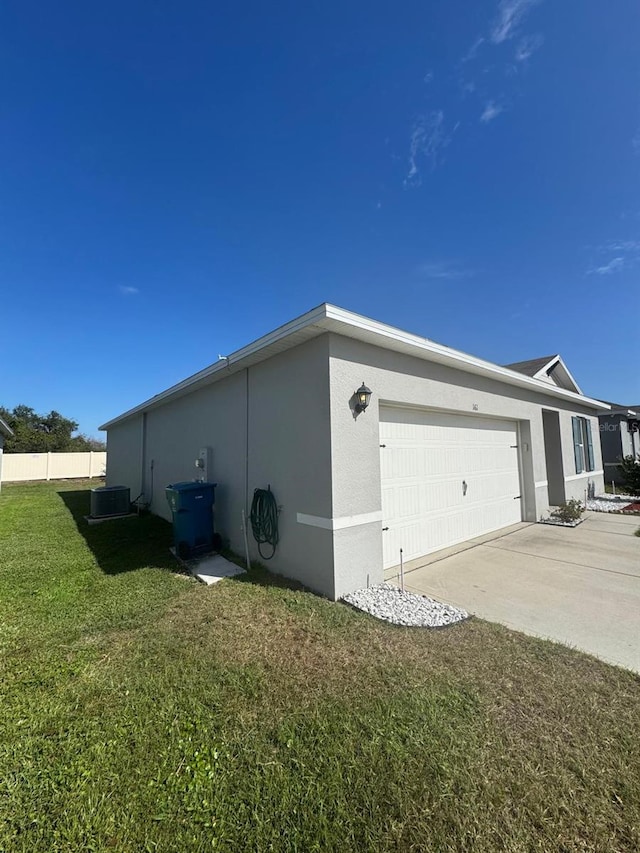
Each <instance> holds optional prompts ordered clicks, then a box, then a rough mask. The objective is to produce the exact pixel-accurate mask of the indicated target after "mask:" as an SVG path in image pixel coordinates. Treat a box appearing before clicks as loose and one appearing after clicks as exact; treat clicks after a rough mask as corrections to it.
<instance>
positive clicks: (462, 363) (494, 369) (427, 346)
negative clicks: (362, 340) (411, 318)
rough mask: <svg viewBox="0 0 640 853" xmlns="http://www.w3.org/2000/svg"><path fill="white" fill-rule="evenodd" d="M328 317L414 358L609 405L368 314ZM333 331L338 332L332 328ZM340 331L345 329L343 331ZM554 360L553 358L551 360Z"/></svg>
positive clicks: (332, 310) (332, 312)
mask: <svg viewBox="0 0 640 853" xmlns="http://www.w3.org/2000/svg"><path fill="white" fill-rule="evenodd" d="M327 317H328V318H329V319H335V320H336V321H338V322H339V323H344V324H347V325H350V326H352V327H355V328H358V329H361V330H362V331H364V332H371V333H372V334H373V335H376V336H380V338H385V339H386V340H387V341H388V344H391V346H389V348H390V349H394V346H393V343H397V344H398V345H400V346H398V347H397V348H398V349H400V347H402V351H405V352H406V351H407V349H408V348H410V349H412V350H414V352H413V353H412V354H413V355H416V356H417V357H419V358H420V357H421V358H425V359H427V360H429V361H437V362H439V363H440V364H446V365H448V366H450V367H455V368H457V369H458V370H463V371H465V372H467V373H475V374H478V375H480V376H489V377H491V378H493V379H497V380H498V381H501V382H506V383H507V384H509V385H517V386H519V387H521V388H529V389H532V390H533V389H535V390H536V391H538V392H540V393H542V394H545V395H547V396H553V397H562V398H564V399H568V400H573V401H575V402H576V403H579V404H580V405H582V406H588V407H589V408H594V409H601V410H602V411H605V410H607V409H610V408H611V407H610V406H609V405H608V404H607V403H603V402H602V401H601V400H594V399H592V398H591V397H585V396H584V395H583V394H576V393H575V392H574V391H568V390H567V389H566V388H560V387H559V386H557V385H550V384H549V383H547V382H542V381H541V380H540V379H534V378H533V377H530V376H525V375H524V374H523V373H517V372H516V371H514V370H509V369H508V368H506V367H501V366H500V365H498V364H493V363H492V362H490V361H484V360H483V359H480V358H476V357H475V356H472V355H469V354H468V353H464V352H460V351H459V350H454V349H451V348H450V347H447V346H443V345H442V344H437V343H435V342H434V341H430V340H429V339H428V338H421V337H419V336H418V335H413V334H411V333H410V332H404V331H402V329H396V328H394V327H393V326H387V325H385V324H384V323H378V322H377V321H376V320H370V319H369V318H368V317H362V316H360V315H359V314H352V313H351V312H349V311H345V310H344V309H342V308H336V307H335V306H334V305H327ZM335 331H339V330H338V329H335ZM342 333H343V334H347V335H348V332H345V331H343V332H342ZM378 346H385V344H384V343H382V342H381V341H378ZM552 361H555V358H554V359H552Z"/></svg>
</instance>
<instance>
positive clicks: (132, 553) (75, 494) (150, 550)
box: [58, 489, 180, 575]
mask: <svg viewBox="0 0 640 853" xmlns="http://www.w3.org/2000/svg"><path fill="white" fill-rule="evenodd" d="M58 495H59V496H60V498H61V499H62V500H63V501H64V503H65V505H66V507H67V509H68V510H69V512H70V513H71V515H72V516H73V520H74V521H75V523H76V527H77V528H78V532H79V533H80V535H81V536H82V538H83V539H84V540H85V542H86V543H87V545H88V546H89V548H90V550H91V552H92V553H93V556H94V557H95V559H96V562H97V563H98V566H99V567H100V569H101V570H102V571H103V572H104V573H105V574H107V575H115V574H119V573H120V572H131V571H134V570H135V569H141V568H147V567H151V568H158V569H170V570H171V571H174V572H179V571H180V566H179V565H178V563H177V562H176V561H175V560H174V559H173V557H172V556H171V554H170V553H169V547H170V545H171V542H172V539H171V525H170V524H169V523H168V522H166V521H164V519H162V518H158V516H156V515H151V514H149V513H146V514H143V515H140V516H137V517H135V518H121V519H114V520H112V521H105V522H103V523H102V524H89V523H88V522H87V521H86V519H85V517H84V516H85V515H89V510H90V505H91V500H90V495H91V492H90V490H89V489H85V490H83V491H60V492H58Z"/></svg>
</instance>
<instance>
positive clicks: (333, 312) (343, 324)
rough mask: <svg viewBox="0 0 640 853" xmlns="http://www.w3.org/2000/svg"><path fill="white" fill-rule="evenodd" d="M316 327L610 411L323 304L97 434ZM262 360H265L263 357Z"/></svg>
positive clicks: (502, 369)
mask: <svg viewBox="0 0 640 853" xmlns="http://www.w3.org/2000/svg"><path fill="white" fill-rule="evenodd" d="M313 326H315V327H317V333H318V334H322V333H323V332H334V333H336V334H342V335H345V336H346V337H351V338H356V339H359V340H365V341H369V342H370V343H372V344H374V345H377V346H382V347H384V348H386V349H392V350H393V349H395V350H399V351H401V352H406V353H407V354H409V355H413V356H415V357H417V358H424V359H426V360H428V361H436V362H439V363H440V364H444V365H447V366H449V367H454V368H457V369H458V370H462V371H464V372H466V373H475V374H476V375H479V376H487V377H489V378H492V379H495V380H497V381H499V382H505V383H506V384H508V385H515V386H518V387H521V388H528V389H530V390H536V391H538V392H540V393H542V394H544V395H545V396H552V397H560V398H563V399H566V400H571V401H573V402H576V403H579V404H580V405H581V406H586V407H588V408H593V409H599V410H601V411H606V410H608V409H610V408H611V407H610V406H609V405H607V404H606V403H603V402H601V401H600V400H593V399H591V398H590V397H584V396H583V395H581V394H576V393H574V392H573V391H567V390H566V389H564V388H559V387H558V386H552V385H549V384H548V383H547V382H542V381H541V380H539V379H534V378H532V377H529V376H525V375H524V374H522V373H517V372H516V371H514V370H509V369H508V368H506V367H501V366H500V365H497V364H493V363H492V362H490V361H483V360H482V359H480V358H476V357H475V356H472V355H468V354H467V353H463V352H460V351H458V350H454V349H451V348H450V347H446V346H443V345H442V344H437V343H435V342H434V341H431V340H429V339H428V338H422V337H420V336H419V335H414V334H411V333H410V332H405V331H403V330H402V329H397V328H395V327H394V326H388V325H386V324H385V323H379V322H378V321H377V320H371V319H370V318H368V317H363V316H362V315H360V314H354V313H353V312H351V311H345V310H344V309H343V308H338V307H337V306H335V305H329V304H327V303H324V304H322V305H319V306H318V307H317V308H314V309H312V310H311V311H308V312H307V313H306V314H302V315H301V316H300V317H297V318H296V319H295V320H291V322H289V323H285V325H283V326H279V327H278V328H277V329H275V330H274V331H273V332H270V333H269V334H268V335H264V336H263V337H262V338H258V340H256V341H254V342H253V343H251V344H248V345H247V346H245V347H243V348H242V349H239V350H236V352H234V353H232V354H231V355H230V356H228V357H227V358H224V359H221V360H220V361H217V362H216V363H215V364H212V365H210V366H209V367H206V368H204V370H201V371H200V372H199V373H194V374H193V375H192V376H189V377H188V378H187V379H184V380H183V381H182V382H178V383H177V384H176V385H172V386H171V387H170V388H167V390H166V391H162V392H161V393H160V394H156V395H155V396H154V397H151V398H150V399H148V400H146V401H145V402H144V403H141V404H140V405H138V406H135V407H134V408H133V409H129V410H128V411H126V412H124V413H123V414H121V415H119V416H118V417H116V418H113V419H112V420H110V421H107V422H106V423H104V424H102V426H101V427H99V429H101V430H108V429H110V428H111V427H112V426H115V424H117V423H120V422H121V421H124V420H126V419H127V418H130V417H133V416H134V415H136V414H139V413H140V412H144V411H147V410H148V409H152V408H156V407H157V406H159V405H161V404H162V403H164V402H166V401H167V400H169V399H171V398H172V397H177V396H181V395H182V394H184V393H185V392H187V391H188V390H189V389H191V388H193V387H194V386H197V385H204V384H208V383H209V380H210V381H215V379H216V377H217V375H218V374H219V373H222V372H224V371H227V372H228V371H229V369H230V368H232V367H234V366H241V363H242V362H245V361H246V360H248V359H254V361H253V362H252V363H255V362H256V361H260V360H262V359H261V358H260V355H261V353H263V352H264V350H266V349H268V348H269V347H271V346H273V345H274V344H277V343H279V342H280V341H283V340H285V339H286V338H288V337H290V336H292V335H293V334H295V333H296V332H300V331H302V330H303V329H308V328H310V327H313ZM264 357H265V358H267V357H268V355H267V354H266V353H265V354H264Z"/></svg>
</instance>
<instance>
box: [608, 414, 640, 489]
mask: <svg viewBox="0 0 640 853" xmlns="http://www.w3.org/2000/svg"><path fill="white" fill-rule="evenodd" d="M609 406H610V407H611V410H610V411H608V412H603V413H602V414H600V415H599V416H598V420H599V421H600V444H601V445H602V461H603V463H604V479H605V482H606V483H611V482H613V481H616V482H619V481H620V479H621V477H620V472H619V470H618V465H619V464H620V460H621V459H624V457H625V456H636V457H638V456H640V406H621V405H619V404H618V403H609Z"/></svg>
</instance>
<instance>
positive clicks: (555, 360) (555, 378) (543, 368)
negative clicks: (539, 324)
mask: <svg viewBox="0 0 640 853" xmlns="http://www.w3.org/2000/svg"><path fill="white" fill-rule="evenodd" d="M505 367H507V368H509V370H515V371H516V372H517V373H523V374H524V375H525V376H531V377H532V378H533V379H541V380H542V381H543V382H553V383H554V384H555V385H558V386H559V387H560V388H566V390H567V391H574V392H575V393H576V394H582V390H581V388H580V386H579V385H578V383H577V382H576V380H575V379H574V378H573V376H572V375H571V373H570V372H569V368H568V367H567V365H566V364H565V363H564V361H563V360H562V358H561V357H560V355H558V353H556V354H555V355H545V356H543V357H542V358H532V359H531V360H530V361H516V362H515V363H514V364H506V365H505Z"/></svg>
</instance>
